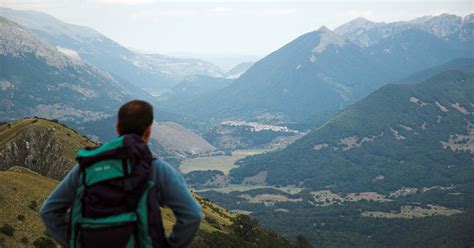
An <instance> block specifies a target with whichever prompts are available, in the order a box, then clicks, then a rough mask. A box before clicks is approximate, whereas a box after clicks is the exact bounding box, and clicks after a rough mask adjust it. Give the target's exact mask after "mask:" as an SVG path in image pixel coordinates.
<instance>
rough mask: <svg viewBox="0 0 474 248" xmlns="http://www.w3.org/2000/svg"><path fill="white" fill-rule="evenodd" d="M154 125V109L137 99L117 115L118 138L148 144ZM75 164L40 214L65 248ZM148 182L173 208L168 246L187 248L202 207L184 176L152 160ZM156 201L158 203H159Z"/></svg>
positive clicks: (163, 202)
mask: <svg viewBox="0 0 474 248" xmlns="http://www.w3.org/2000/svg"><path fill="white" fill-rule="evenodd" d="M152 123H153V107H152V106H151V105H150V104H149V103H147V102H145V101H140V100H134V101H130V102H128V103H126V104H124V105H123V106H122V107H121V108H120V110H119V112H118V121H117V124H116V130H117V133H118V134H119V135H126V134H136V135H138V136H140V137H141V138H142V140H143V142H144V143H145V144H147V143H148V141H149V138H150V134H151V125H152ZM79 175H80V169H79V166H78V165H76V166H74V167H73V169H72V170H71V171H70V172H69V173H68V174H67V175H66V176H65V177H64V179H63V180H62V181H61V183H60V184H59V185H58V186H57V188H56V189H55V190H54V191H53V192H52V193H51V195H50V196H49V197H48V198H47V200H46V201H45V202H44V204H43V206H42V208H41V210H40V214H41V218H42V220H43V222H44V224H45V226H46V229H47V231H48V233H49V234H50V235H51V236H52V237H53V238H54V239H55V240H56V241H57V242H58V243H59V244H61V245H62V246H68V245H67V244H68V240H67V226H68V225H67V212H68V209H70V208H71V206H72V204H73V202H74V199H75V195H76V191H77V189H78V187H79V186H80V184H81V182H80V180H79ZM149 179H150V180H151V181H153V182H154V184H155V186H156V187H158V189H159V190H158V192H159V193H158V194H159V196H157V201H159V202H158V203H159V204H160V205H161V206H167V207H169V208H171V209H172V211H173V213H174V215H175V217H176V224H175V225H174V226H173V231H172V233H171V235H170V236H169V237H168V238H167V241H168V243H169V245H170V246H171V247H186V246H187V245H189V243H190V242H191V241H192V239H193V238H194V236H195V234H196V231H197V230H198V227H199V224H200V221H201V218H202V216H201V207H200V206H199V204H198V203H197V202H196V201H195V200H194V198H193V197H192V195H191V193H190V192H189V190H188V188H187V186H186V183H185V181H184V179H183V177H182V176H181V175H180V174H179V173H178V172H177V171H176V170H175V169H174V168H173V167H171V166H170V165H169V164H168V163H166V162H164V161H160V160H153V162H152V164H151V168H150V175H149ZM158 199H159V200H158Z"/></svg>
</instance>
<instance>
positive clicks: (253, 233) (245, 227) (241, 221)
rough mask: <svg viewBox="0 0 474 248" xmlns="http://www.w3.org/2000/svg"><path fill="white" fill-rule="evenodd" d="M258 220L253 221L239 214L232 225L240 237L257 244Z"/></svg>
mask: <svg viewBox="0 0 474 248" xmlns="http://www.w3.org/2000/svg"><path fill="white" fill-rule="evenodd" d="M258 227H259V223H258V220H255V219H252V218H251V217H250V216H248V215H245V214H239V215H237V217H235V220H234V223H232V225H231V229H232V231H233V232H234V233H235V235H237V236H238V237H240V238H242V239H243V240H245V241H248V242H252V243H253V242H255V241H256V240H257V237H258V232H259V228H258Z"/></svg>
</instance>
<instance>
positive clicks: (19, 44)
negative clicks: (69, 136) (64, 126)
mask: <svg viewBox="0 0 474 248" xmlns="http://www.w3.org/2000/svg"><path fill="white" fill-rule="evenodd" d="M0 34H1V35H0V64H1V70H0V103H1V106H2V107H1V108H0V115H1V116H2V120H9V119H16V118H22V117H25V116H33V115H37V116H42V117H46V118H51V119H59V120H63V121H68V122H72V123H83V122H88V121H96V120H100V119H103V118H106V117H109V116H110V115H111V112H115V109H116V108H117V107H118V106H120V103H121V102H122V101H124V100H126V99H128V98H129V97H130V95H128V93H127V92H126V91H125V89H124V88H123V87H122V85H121V84H119V83H118V82H117V81H116V80H115V79H114V78H113V77H111V76H110V74H108V73H106V72H103V71H101V70H99V69H97V68H96V67H93V66H91V65H89V64H87V63H85V62H84V61H83V60H81V59H80V58H77V57H71V56H67V55H64V54H63V53H61V52H59V51H58V50H57V49H56V48H55V47H53V46H51V45H50V44H48V43H46V42H44V41H43V40H41V39H39V38H37V37H36V36H35V35H33V34H32V33H30V32H29V31H27V30H25V29H23V28H22V27H21V26H19V25H18V24H16V23H14V22H12V21H10V20H8V19H6V18H3V17H0Z"/></svg>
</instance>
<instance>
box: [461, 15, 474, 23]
mask: <svg viewBox="0 0 474 248" xmlns="http://www.w3.org/2000/svg"><path fill="white" fill-rule="evenodd" d="M462 22H463V23H474V14H469V15H467V16H465V17H463V18H462Z"/></svg>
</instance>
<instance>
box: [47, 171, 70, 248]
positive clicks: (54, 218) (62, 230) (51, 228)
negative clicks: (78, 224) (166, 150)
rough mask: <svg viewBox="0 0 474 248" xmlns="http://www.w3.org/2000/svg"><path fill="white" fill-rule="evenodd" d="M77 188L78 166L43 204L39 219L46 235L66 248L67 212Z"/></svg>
mask: <svg viewBox="0 0 474 248" xmlns="http://www.w3.org/2000/svg"><path fill="white" fill-rule="evenodd" d="M78 187H79V166H77V165H76V166H74V167H73V168H72V170H71V171H69V173H68V174H67V175H66V176H65V177H64V179H63V180H62V181H61V183H59V185H58V186H57V187H56V189H55V190H54V191H53V193H51V195H50V196H49V197H48V198H47V199H46V201H45V202H44V203H43V206H42V207H41V210H40V215H41V219H42V220H43V223H44V225H45V226H46V230H47V231H48V233H49V234H50V235H51V236H52V237H53V238H54V239H55V240H56V241H57V242H58V243H59V244H61V245H62V246H67V245H66V244H67V222H66V219H67V210H68V209H69V208H70V207H71V205H72V203H73V201H74V197H75V195H76V190H77V188H78Z"/></svg>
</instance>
